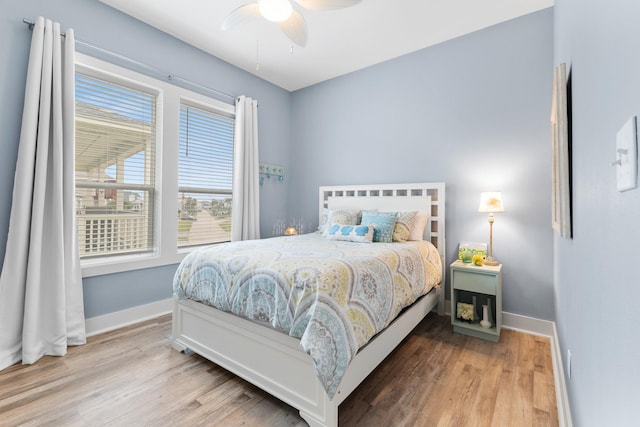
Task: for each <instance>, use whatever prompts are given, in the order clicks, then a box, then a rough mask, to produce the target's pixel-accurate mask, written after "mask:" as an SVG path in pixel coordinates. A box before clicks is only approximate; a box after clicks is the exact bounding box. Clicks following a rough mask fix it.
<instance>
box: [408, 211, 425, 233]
mask: <svg viewBox="0 0 640 427" xmlns="http://www.w3.org/2000/svg"><path fill="white" fill-rule="evenodd" d="M428 221H429V213H428V212H427V211H416V216H415V218H414V221H413V223H412V224H411V228H410V229H409V239H408V240H423V239H424V229H425V227H426V226H427V222H428Z"/></svg>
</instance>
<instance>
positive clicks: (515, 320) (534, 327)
mask: <svg viewBox="0 0 640 427" xmlns="http://www.w3.org/2000/svg"><path fill="white" fill-rule="evenodd" d="M502 327H503V328H505V329H512V330H514V331H520V332H524V333H526V334H531V335H542V336H544V337H549V338H551V337H552V336H553V331H554V328H555V323H554V322H552V321H550V320H542V319H536V318H535V317H529V316H522V315H520V314H513V313H507V312H506V311H503V312H502Z"/></svg>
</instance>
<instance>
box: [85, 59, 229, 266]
mask: <svg viewBox="0 0 640 427" xmlns="http://www.w3.org/2000/svg"><path fill="white" fill-rule="evenodd" d="M234 122H235V105H232V104H227V103H223V102H220V101H217V100H215V99H212V98H209V97H206V96H204V95H202V94H199V93H195V92H191V91H189V90H187V89H184V88H182V87H179V86H175V85H173V84H169V83H167V82H164V81H160V80H157V79H154V78H151V77H149V76H145V75H142V74H139V73H136V72H134V71H132V70H127V69H124V68H121V67H118V66H116V65H114V64H109V63H106V62H104V61H101V60H98V59H95V58H91V57H89V56H86V55H83V54H80V53H76V146H75V156H76V157H75V160H76V167H75V175H76V213H77V215H76V216H77V234H78V244H79V249H80V255H81V263H82V274H83V276H84V277H88V276H95V275H100V274H109V273H115V272H119V271H128V270H137V269H141V268H147V267H154V266H160V265H169V264H176V263H178V262H180V261H181V260H182V258H184V256H186V253H188V252H189V250H191V248H193V247H194V246H196V245H202V244H210V243H217V242H224V241H228V240H230V232H231V200H232V199H231V198H232V194H231V183H232V173H233V129H234ZM176 201H177V203H176Z"/></svg>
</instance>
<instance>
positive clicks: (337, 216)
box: [323, 209, 360, 236]
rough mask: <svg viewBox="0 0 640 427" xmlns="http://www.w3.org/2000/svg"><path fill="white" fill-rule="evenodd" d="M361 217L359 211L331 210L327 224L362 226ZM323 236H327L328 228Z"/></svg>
mask: <svg viewBox="0 0 640 427" xmlns="http://www.w3.org/2000/svg"><path fill="white" fill-rule="evenodd" d="M359 216H360V210H359V209H336V210H334V209H331V210H330V211H329V215H328V216H327V224H338V225H358V224H360V221H359ZM323 235H324V236H326V235H327V227H325V230H324V234H323Z"/></svg>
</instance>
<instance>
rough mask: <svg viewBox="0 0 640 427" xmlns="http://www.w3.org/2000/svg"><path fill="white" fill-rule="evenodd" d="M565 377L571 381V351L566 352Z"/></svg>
mask: <svg viewBox="0 0 640 427" xmlns="http://www.w3.org/2000/svg"><path fill="white" fill-rule="evenodd" d="M567 376H568V377H569V379H571V350H567Z"/></svg>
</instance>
